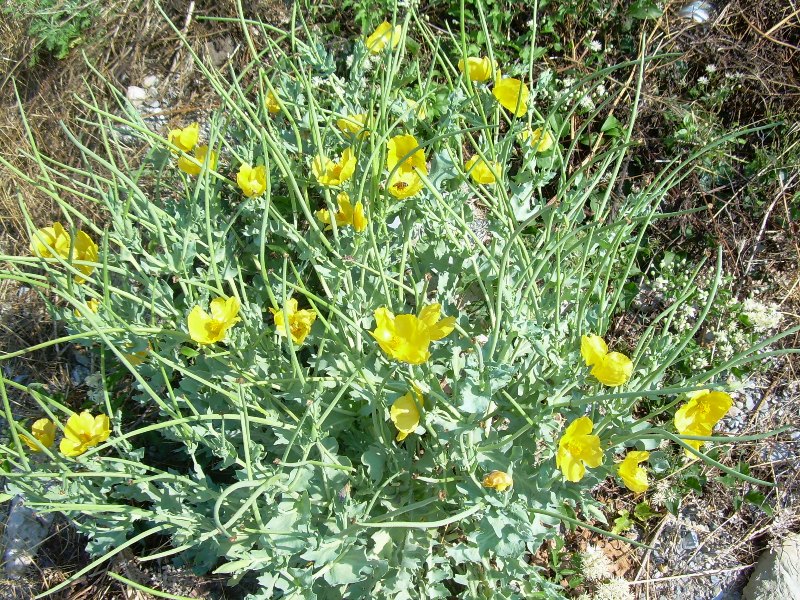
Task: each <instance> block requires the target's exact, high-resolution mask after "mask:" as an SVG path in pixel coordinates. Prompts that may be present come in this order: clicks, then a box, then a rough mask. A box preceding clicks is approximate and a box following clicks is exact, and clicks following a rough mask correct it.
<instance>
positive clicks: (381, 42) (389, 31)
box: [366, 21, 402, 54]
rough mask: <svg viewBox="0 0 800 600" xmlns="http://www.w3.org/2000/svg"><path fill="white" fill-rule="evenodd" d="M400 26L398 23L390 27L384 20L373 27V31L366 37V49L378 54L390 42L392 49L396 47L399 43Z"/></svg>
mask: <svg viewBox="0 0 800 600" xmlns="http://www.w3.org/2000/svg"><path fill="white" fill-rule="evenodd" d="M401 34H402V28H401V27H400V25H395V26H394V27H392V25H391V23H389V22H388V21H384V22H383V23H381V24H380V25H378V27H377V28H376V29H375V31H374V32H373V33H372V35H370V36H369V37H368V38H367V41H366V45H367V50H369V51H370V52H371V53H372V54H378V53H380V52H382V51H383V49H384V48H386V46H387V45H389V44H390V43H391V47H392V49H394V48H396V47H397V44H399V43H400V36H401Z"/></svg>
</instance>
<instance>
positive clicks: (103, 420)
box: [59, 411, 111, 456]
mask: <svg viewBox="0 0 800 600" xmlns="http://www.w3.org/2000/svg"><path fill="white" fill-rule="evenodd" d="M109 435H111V424H110V422H109V420H108V417H107V416H106V415H97V416H96V417H93V416H92V414H91V413H90V412H88V411H84V412H82V413H81V414H77V413H76V414H74V415H72V416H71V417H70V418H69V419H68V420H67V426H66V427H65V428H64V439H62V440H61V444H60V445H59V450H61V454H63V455H64V456H78V455H80V454H83V453H84V452H86V451H87V450H88V449H89V448H91V447H92V446H97V444H99V443H100V442H105V441H106V440H107V439H108V436H109Z"/></svg>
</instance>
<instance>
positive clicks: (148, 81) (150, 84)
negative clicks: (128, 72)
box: [142, 75, 158, 88]
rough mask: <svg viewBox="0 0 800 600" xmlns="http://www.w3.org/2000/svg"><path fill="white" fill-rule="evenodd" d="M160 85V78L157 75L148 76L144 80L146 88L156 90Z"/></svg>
mask: <svg viewBox="0 0 800 600" xmlns="http://www.w3.org/2000/svg"><path fill="white" fill-rule="evenodd" d="M157 85H158V77H157V76H155V75H148V76H147V77H145V78H144V79H142V86H144V87H146V88H154V87H156V86H157Z"/></svg>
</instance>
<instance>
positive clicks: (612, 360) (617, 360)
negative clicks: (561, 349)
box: [581, 333, 633, 387]
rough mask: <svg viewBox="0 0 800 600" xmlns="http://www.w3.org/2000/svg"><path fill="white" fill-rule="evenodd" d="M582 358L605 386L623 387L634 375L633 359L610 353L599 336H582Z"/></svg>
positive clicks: (617, 353)
mask: <svg viewBox="0 0 800 600" xmlns="http://www.w3.org/2000/svg"><path fill="white" fill-rule="evenodd" d="M581 356H583V360H585V361H586V366H587V367H592V370H591V373H592V375H594V376H595V378H597V380H598V381H599V382H600V383H602V384H603V385H607V386H610V387H616V386H619V385H622V384H623V383H625V382H626V381H628V379H630V378H631V375H632V374H633V363H632V362H631V359H630V358H628V357H627V356H625V355H624V354H621V353H620V352H609V351H608V346H606V342H605V340H603V338H601V337H600V336H599V335H593V334H591V333H590V334H589V335H584V336H581Z"/></svg>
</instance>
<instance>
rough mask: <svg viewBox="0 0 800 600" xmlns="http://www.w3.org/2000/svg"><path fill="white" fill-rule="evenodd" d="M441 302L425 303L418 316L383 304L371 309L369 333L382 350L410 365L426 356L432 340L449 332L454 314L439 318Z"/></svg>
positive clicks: (428, 354)
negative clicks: (372, 320) (399, 312)
mask: <svg viewBox="0 0 800 600" xmlns="http://www.w3.org/2000/svg"><path fill="white" fill-rule="evenodd" d="M441 311H442V306H441V304H438V303H436V304H429V305H428V306H426V307H424V308H423V309H422V310H421V311H420V313H419V317H417V316H415V315H408V314H406V315H397V316H396V317H395V315H394V314H393V313H392V312H391V311H390V310H389V309H388V308H386V307H381V308H379V309H377V310H376V311H375V330H374V331H370V335H371V336H372V337H374V338H375V340H376V341H377V342H378V345H379V346H380V347H381V350H383V351H384V352H385V353H386V354H388V355H389V356H390V357H391V358H394V359H395V360H399V361H402V362H406V363H408V364H410V365H420V364H422V363H424V362H425V361H426V360H428V358H430V356H431V353H430V352H429V351H428V347H429V346H430V344H431V342H432V341H434V340H440V339H442V338H443V337H445V336H447V335H449V334H450V333H451V332H452V331H453V329H454V328H455V323H456V318H455V317H445V318H444V319H441V318H440V317H441Z"/></svg>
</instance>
